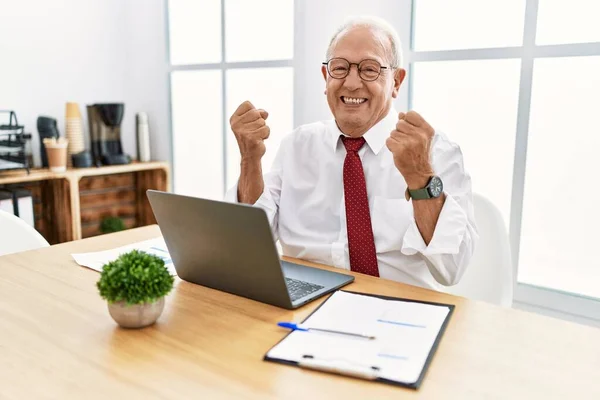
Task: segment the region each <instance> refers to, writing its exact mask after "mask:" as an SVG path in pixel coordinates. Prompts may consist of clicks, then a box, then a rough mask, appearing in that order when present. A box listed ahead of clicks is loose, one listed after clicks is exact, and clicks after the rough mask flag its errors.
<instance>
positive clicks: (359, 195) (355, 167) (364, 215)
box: [342, 136, 379, 276]
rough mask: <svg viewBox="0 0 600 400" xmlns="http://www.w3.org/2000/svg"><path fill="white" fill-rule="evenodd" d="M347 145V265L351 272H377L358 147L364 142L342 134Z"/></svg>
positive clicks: (361, 139)
mask: <svg viewBox="0 0 600 400" xmlns="http://www.w3.org/2000/svg"><path fill="white" fill-rule="evenodd" d="M342 142H343V143H344V146H345V147H346V159H345V160H344V198H345V201H346V225H347V228H348V248H349V251H350V269H351V270H352V271H354V272H360V273H363V274H368V275H373V276H379V268H378V267H377V254H376V252H375V239H374V238H373V228H372V227H371V214H370V213H369V199H368V198H367V184H366V182H365V173H364V171H363V167H362V162H361V161H360V157H359V156H358V150H360V148H361V147H362V146H363V145H364V144H365V139H364V138H362V137H361V138H358V139H354V138H347V137H343V136H342Z"/></svg>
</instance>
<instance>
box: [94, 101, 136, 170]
mask: <svg viewBox="0 0 600 400" xmlns="http://www.w3.org/2000/svg"><path fill="white" fill-rule="evenodd" d="M124 112H125V104H123V103H103V104H91V105H88V106H87V113H88V122H89V126H90V138H91V147H92V157H93V159H94V164H95V165H96V166H97V167H99V166H101V165H117V164H129V163H130V162H131V157H130V156H129V155H127V154H123V148H122V146H121V121H123V114H124Z"/></svg>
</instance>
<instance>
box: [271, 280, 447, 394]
mask: <svg viewBox="0 0 600 400" xmlns="http://www.w3.org/2000/svg"><path fill="white" fill-rule="evenodd" d="M338 292H341V293H347V294H350V295H360V296H366V297H368V298H376V299H382V300H387V301H391V302H396V301H398V302H402V303H408V304H422V305H425V306H427V305H429V306H436V307H440V310H443V309H445V310H447V314H446V316H445V318H443V322H441V325H440V327H439V329H438V331H437V334H436V335H435V339H434V340H433V344H432V345H431V348H430V349H429V352H428V353H427V355H426V358H425V361H424V364H423V366H422V368H421V369H420V372H419V374H418V378H417V379H416V380H415V381H413V382H406V381H402V380H396V379H388V378H386V377H382V376H381V374H380V371H379V369H378V367H377V366H374V365H351V364H349V363H347V362H346V361H343V360H326V359H324V358H323V359H320V358H319V357H318V356H317V357H313V356H311V355H304V356H303V359H302V360H300V361H292V360H289V359H286V358H285V357H276V356H270V353H272V352H273V351H274V349H276V348H277V347H278V346H280V345H281V344H282V343H283V342H285V341H286V340H288V339H289V338H290V335H292V334H294V332H295V331H291V332H289V333H288V334H287V335H286V336H285V337H284V338H283V339H281V340H280V341H279V342H278V343H277V344H275V345H274V346H273V347H271V349H269V351H268V352H267V353H266V354H265V356H264V358H263V360H264V361H270V362H276V363H281V364H286V365H293V366H297V367H301V368H307V369H313V370H319V371H323V372H329V373H335V374H338V375H344V376H350V377H355V378H360V379H366V380H371V381H377V382H383V383H386V384H390V385H395V386H401V387H406V388H410V389H414V390H416V389H418V388H419V387H420V386H421V384H422V383H423V380H424V378H425V375H426V373H427V370H428V369H429V365H430V364H431V361H432V359H433V357H434V355H435V353H436V351H437V348H438V346H439V343H440V341H441V339H442V337H443V335H444V333H445V331H446V327H447V326H448V324H449V322H450V318H451V316H452V313H453V311H454V307H455V306H454V305H453V304H445V303H435V302H428V301H420V300H413V299H404V298H400V297H390V296H380V295H374V294H370V293H360V292H353V291H345V290H338V291H336V292H334V293H333V294H332V295H331V296H329V297H328V298H327V300H325V301H324V302H323V303H321V304H320V305H319V306H318V307H317V308H316V309H315V310H314V311H313V312H312V313H311V314H310V315H309V316H308V317H306V318H305V319H304V321H303V323H304V322H306V321H308V320H309V319H310V318H311V317H313V316H314V315H316V314H317V313H318V312H319V311H320V310H322V309H323V307H325V306H326V305H327V304H328V302H329V301H330V300H331V299H332V298H333V297H334V296H335V295H336V293H338ZM384 322H385V321H384ZM407 325H408V324H407Z"/></svg>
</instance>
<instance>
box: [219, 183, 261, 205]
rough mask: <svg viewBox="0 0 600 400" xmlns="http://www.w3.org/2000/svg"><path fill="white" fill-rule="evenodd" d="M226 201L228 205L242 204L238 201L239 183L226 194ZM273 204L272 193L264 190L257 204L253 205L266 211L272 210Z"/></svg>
mask: <svg viewBox="0 0 600 400" xmlns="http://www.w3.org/2000/svg"><path fill="white" fill-rule="evenodd" d="M224 200H225V201H226V202H228V203H239V202H240V201H239V199H238V183H237V182H236V183H235V185H233V187H232V188H230V189H229V190H228V191H227V192H226V193H225V197H224ZM272 204H273V199H272V197H271V193H270V192H269V191H268V190H267V189H266V188H265V189H264V190H263V192H262V194H261V195H260V197H259V198H258V200H256V203H254V204H253V206H258V207H261V208H264V209H266V210H271V208H272Z"/></svg>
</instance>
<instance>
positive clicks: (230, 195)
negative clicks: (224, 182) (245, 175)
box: [223, 182, 239, 203]
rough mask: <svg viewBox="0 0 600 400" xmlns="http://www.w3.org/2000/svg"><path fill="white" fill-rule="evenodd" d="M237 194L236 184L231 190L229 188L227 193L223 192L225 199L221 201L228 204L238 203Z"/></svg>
mask: <svg viewBox="0 0 600 400" xmlns="http://www.w3.org/2000/svg"><path fill="white" fill-rule="evenodd" d="M237 192H238V184H237V182H236V183H235V185H233V187H232V188H230V189H229V190H228V191H227V192H225V197H224V198H223V200H225V201H226V202H228V203H239V200H238V194H237Z"/></svg>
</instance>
